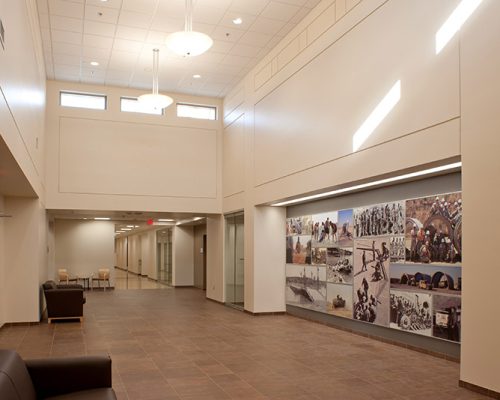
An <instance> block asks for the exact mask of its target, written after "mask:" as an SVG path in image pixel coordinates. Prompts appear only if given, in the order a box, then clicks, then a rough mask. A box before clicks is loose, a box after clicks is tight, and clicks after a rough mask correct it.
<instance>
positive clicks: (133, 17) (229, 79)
mask: <svg viewBox="0 0 500 400" xmlns="http://www.w3.org/2000/svg"><path fill="white" fill-rule="evenodd" d="M319 2H320V0H193V3H194V14H193V30H196V31H200V32H204V33H206V34H208V35H210V36H211V37H212V39H213V40H214V45H213V47H212V48H211V49H210V50H209V51H208V52H207V53H206V54H203V55H201V56H198V57H193V58H182V57H179V56H175V55H174V54H172V53H170V52H169V51H168V50H167V49H166V47H165V46H164V42H165V38H166V36H167V35H168V34H169V33H171V32H175V31H179V30H182V29H183V28H184V12H185V3H184V0H108V1H105V2H104V1H101V0H38V13H39V19H40V26H41V33H42V40H43V47H44V56H45V65H46V70H47V78H48V79H56V80H62V81H74V82H82V83H93V84H106V85H113V86H123V87H133V88H140V89H151V81H152V76H151V65H152V49H153V48H159V49H160V77H159V81H160V90H163V91H169V92H181V93H188V94H196V95H204V96H215V97H223V96H224V95H225V94H227V93H228V91H229V90H230V88H232V87H233V86H234V85H235V84H237V83H238V82H239V81H240V80H241V79H242V78H243V77H244V76H245V75H246V74H247V73H248V72H249V71H250V70H251V68H252V67H253V66H255V64H257V62H258V61H260V60H261V59H262V58H263V57H264V56H265V55H266V54H267V53H268V52H269V51H270V50H271V49H272V48H273V47H274V46H275V45H276V44H277V43H278V42H279V41H280V40H281V39H282V38H283V37H284V36H285V35H286V34H287V33H288V32H289V31H290V30H291V29H292V28H293V27H294V26H295V25H296V24H297V23H298V22H299V21H301V20H302V19H303V18H304V17H305V16H306V15H307V14H308V13H309V11H310V10H311V9H312V8H313V7H315V6H316V5H317V4H318V3H319ZM238 17H240V18H242V20H243V23H242V24H241V25H235V24H233V22H232V20H233V19H235V18H238ZM91 61H97V62H99V66H97V67H93V66H91V65H90V62H91ZM194 74H200V75H201V76H202V77H201V78H200V79H194V78H193V75H194Z"/></svg>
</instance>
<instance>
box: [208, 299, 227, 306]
mask: <svg viewBox="0 0 500 400" xmlns="http://www.w3.org/2000/svg"><path fill="white" fill-rule="evenodd" d="M205 298H206V299H207V300H210V301H213V302H214V303H217V304H220V305H222V306H223V305H225V303H224V302H223V301H219V300H215V299H211V298H210V297H205Z"/></svg>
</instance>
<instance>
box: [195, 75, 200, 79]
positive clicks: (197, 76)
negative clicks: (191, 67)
mask: <svg viewBox="0 0 500 400" xmlns="http://www.w3.org/2000/svg"><path fill="white" fill-rule="evenodd" d="M193 78H194V79H200V78H201V75H200V74H194V75H193Z"/></svg>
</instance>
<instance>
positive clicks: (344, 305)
mask: <svg viewBox="0 0 500 400" xmlns="http://www.w3.org/2000/svg"><path fill="white" fill-rule="evenodd" d="M326 311H327V312H328V313H329V314H333V315H337V316H339V317H345V318H352V286H351V285H339V284H335V283H327V288H326Z"/></svg>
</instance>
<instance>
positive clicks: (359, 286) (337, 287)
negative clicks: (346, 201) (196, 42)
mask: <svg viewBox="0 0 500 400" xmlns="http://www.w3.org/2000/svg"><path fill="white" fill-rule="evenodd" d="M286 235H287V236H286V243H287V245H286V262H287V266H286V303H287V304H290V305H294V306H298V307H303V308H307V309H310V310H314V311H318V312H323V313H328V314H332V315H335V316H339V317H344V318H350V319H356V320H359V321H363V322H366V323H372V324H376V325H380V326H386V327H390V328H393V329H398V330H403V331H406V332H410V333H415V334H419V335H425V336H432V337H435V338H439V339H444V340H450V341H454V342H460V324H461V292H462V267H461V261H462V196H461V192H455V193H446V194H436V195H433V196H427V197H421V198H415V199H409V200H400V201H393V202H387V203H382V204H375V205H368V206H363V207H357V208H354V209H348V210H333V211H329V212H324V213H320V214H313V215H306V216H301V217H294V218H288V219H287V221H286Z"/></svg>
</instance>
